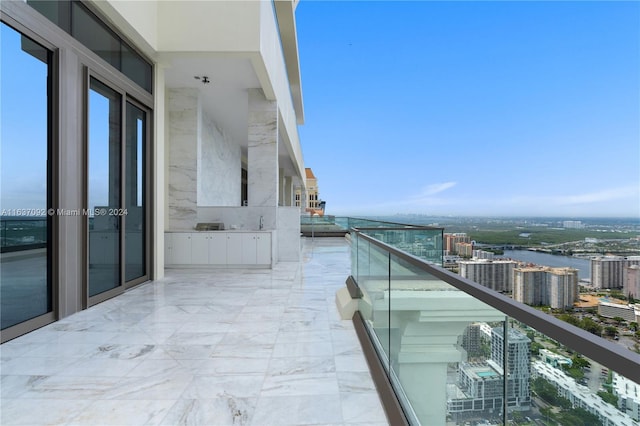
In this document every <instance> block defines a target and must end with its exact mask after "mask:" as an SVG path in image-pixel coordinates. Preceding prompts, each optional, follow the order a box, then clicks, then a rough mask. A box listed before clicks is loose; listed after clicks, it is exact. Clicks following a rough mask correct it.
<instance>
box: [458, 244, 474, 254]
mask: <svg viewBox="0 0 640 426" xmlns="http://www.w3.org/2000/svg"><path fill="white" fill-rule="evenodd" d="M456 251H457V252H458V254H459V255H460V256H464V257H471V256H473V243H456Z"/></svg>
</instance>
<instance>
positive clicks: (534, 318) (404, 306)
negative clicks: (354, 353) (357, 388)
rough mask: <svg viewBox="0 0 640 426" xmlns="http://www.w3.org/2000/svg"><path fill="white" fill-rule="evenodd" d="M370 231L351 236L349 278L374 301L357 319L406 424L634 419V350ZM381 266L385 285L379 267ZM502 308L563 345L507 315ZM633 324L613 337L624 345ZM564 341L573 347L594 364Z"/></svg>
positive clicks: (634, 422) (639, 398) (632, 422)
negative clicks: (353, 273) (352, 271)
mask: <svg viewBox="0 0 640 426" xmlns="http://www.w3.org/2000/svg"><path fill="white" fill-rule="evenodd" d="M393 235H397V234H393ZM374 236H375V237H377V238H376V239H373V237H372V236H370V235H364V234H363V233H360V232H355V233H353V235H352V241H354V242H355V243H356V246H355V248H352V249H353V250H354V252H355V253H356V263H357V270H358V271H359V273H360V276H359V277H357V278H356V281H357V283H358V285H360V286H361V288H362V285H361V283H365V287H366V290H365V293H366V295H365V297H366V298H368V300H369V301H371V300H375V301H376V302H375V303H371V302H369V303H367V304H363V306H364V307H365V309H367V310H368V311H367V312H368V314H367V322H366V324H367V326H369V328H370V329H372V328H376V329H375V330H372V334H373V335H374V339H375V340H380V341H379V342H376V343H377V345H378V347H379V348H381V349H380V350H379V352H380V353H381V354H382V356H381V358H383V363H385V365H387V366H388V368H389V369H388V374H389V378H390V380H391V382H392V384H393V386H394V389H395V391H396V394H397V395H398V396H399V398H400V401H401V404H402V406H403V408H404V409H405V412H406V413H407V415H408V417H409V420H410V423H411V424H423V425H435V424H447V425H467V424H484V425H487V424H524V425H534V424H535V425H557V424H567V425H571V424H576V425H578V424H579V425H592V424H593V425H600V424H603V425H622V426H638V425H640V385H638V383H637V382H634V380H635V379H637V377H636V375H637V374H636V373H637V370H636V369H635V368H636V367H637V366H638V365H640V362H634V360H635V359H638V360H639V361H640V358H638V357H637V356H636V354H634V353H633V352H629V351H628V350H627V349H624V348H622V347H618V346H617V345H616V344H615V343H613V342H607V341H605V340H603V339H601V338H600V337H599V336H598V330H597V329H594V330H595V331H592V332H593V333H596V335H594V336H593V338H591V337H590V334H589V333H588V332H586V331H584V330H580V329H578V328H577V327H575V326H572V325H570V324H568V323H564V322H561V321H559V320H557V319H555V318H553V317H551V316H548V320H547V319H546V317H547V315H546V314H542V313H540V312H539V311H536V310H534V309H532V308H530V307H527V306H524V305H520V304H518V303H517V302H513V301H512V300H510V299H509V298H507V297H506V296H504V295H501V294H498V293H495V296H494V295H493V294H494V292H493V291H491V290H488V289H484V288H483V287H482V286H479V285H477V284H474V283H472V282H469V281H468V280H464V279H462V278H460V277H458V276H457V275H454V274H451V273H449V272H448V271H446V270H443V269H441V268H437V267H436V268H434V267H433V266H431V265H430V264H427V263H426V262H424V261H423V260H422V259H419V258H417V257H415V256H411V255H408V254H407V253H406V252H405V251H404V250H399V249H397V248H395V247H392V246H391V245H386V244H384V243H382V242H381V241H380V240H383V239H387V240H388V239H389V237H388V236H387V235H384V233H383V234H377V235H374ZM378 238H379V239H380V240H378ZM385 255H386V256H385ZM360 262H362V264H360ZM385 268H388V272H387V273H388V286H387V287H386V288H384V276H381V275H380V274H383V273H384V270H385ZM365 272H366V275H365ZM462 289H464V290H465V291H469V293H466V292H465V291H463V290H462ZM471 294H473V295H474V296H475V297H474V296H471ZM480 299H482V300H483V301H484V302H481V301H480ZM485 302H486V303H485ZM489 303H490V304H491V305H493V306H497V307H499V308H500V309H497V308H495V307H492V306H490V305H489ZM505 312H509V313H510V315H512V316H515V317H518V318H520V319H521V320H523V321H527V323H530V324H536V325H537V326H538V327H542V328H543V329H544V330H546V331H547V332H548V333H552V334H553V336H555V338H556V339H560V340H561V341H562V342H564V343H560V342H558V341H557V340H554V339H552V338H550V337H549V336H548V335H545V334H544V333H542V332H541V331H540V330H537V329H535V328H533V327H531V326H530V325H529V324H525V323H523V322H521V321H517V320H515V319H512V318H509V319H508V320H507V318H508V317H509V316H508V315H507V314H506V313H505ZM385 315H386V317H387V320H386V323H384V321H382V319H384V318H385ZM583 316H584V315H583ZM585 321H586V320H585ZM374 324H375V327H373V326H374ZM505 324H507V330H506V332H505V329H504V327H505ZM634 326H635V328H637V324H636V323H631V324H630V325H629V327H628V329H629V331H628V332H627V333H626V335H624V334H623V335H622V336H619V338H620V339H627V341H626V343H625V344H626V345H627V347H629V348H631V347H632V345H633V338H634V337H633V331H634V330H632V328H633V327H634ZM613 329H614V327H612V326H609V327H603V330H604V331H606V330H613ZM619 330H622V329H620V328H619ZM624 330H626V329H624ZM370 331H371V330H370ZM384 336H387V337H386V338H385V337H384ZM385 339H386V340H385ZM567 345H575V346H577V347H580V348H582V349H583V350H584V351H585V352H587V353H590V354H592V356H593V357H596V358H597V359H598V360H599V361H598V362H599V363H598V362H596V361H594V360H592V359H588V358H587V356H585V354H582V353H579V352H577V351H575V350H574V349H572V348H571V347H570V346H567ZM635 347H636V351H638V345H637V343H636V346H635ZM610 359H616V360H618V361H616V362H613V361H612V362H609V361H608V360H610ZM618 363H620V364H618ZM616 366H617V367H616ZM618 371H621V372H622V374H619V372H618ZM505 372H506V376H505ZM625 372H626V374H627V376H629V377H634V379H629V378H628V377H626V376H625V374H624V373H625Z"/></svg>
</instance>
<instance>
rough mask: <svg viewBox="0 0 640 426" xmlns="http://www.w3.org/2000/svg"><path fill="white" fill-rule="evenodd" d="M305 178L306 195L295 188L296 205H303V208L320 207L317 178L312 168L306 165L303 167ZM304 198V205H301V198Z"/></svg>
mask: <svg viewBox="0 0 640 426" xmlns="http://www.w3.org/2000/svg"><path fill="white" fill-rule="evenodd" d="M304 173H305V179H306V182H307V186H306V189H307V195H306V197H305V195H304V194H303V193H302V189H301V188H298V189H296V205H297V206H298V207H303V208H305V209H317V208H320V197H319V196H318V179H317V178H316V176H315V175H314V174H313V170H311V168H309V167H307V168H305V169H304ZM303 198H304V199H305V200H304V205H302V199H303Z"/></svg>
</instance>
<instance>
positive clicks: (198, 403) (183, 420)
mask: <svg viewBox="0 0 640 426" xmlns="http://www.w3.org/2000/svg"><path fill="white" fill-rule="evenodd" d="M256 401H257V398H233V397H230V396H223V397H218V398H213V399H180V400H178V401H177V402H176V403H175V404H174V406H173V407H172V408H171V409H170V410H169V413H168V414H167V415H166V417H165V418H164V420H163V421H162V424H163V425H168V426H174V425H185V426H190V425H193V426H200V425H211V426H217V425H221V426H222V425H225V426H226V425H234V426H235V425H238V426H244V425H249V424H250V421H251V418H252V416H253V412H254V411H255V406H256Z"/></svg>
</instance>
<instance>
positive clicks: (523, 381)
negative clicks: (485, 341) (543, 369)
mask: <svg viewBox="0 0 640 426" xmlns="http://www.w3.org/2000/svg"><path fill="white" fill-rule="evenodd" d="M478 329H479V330H480V327H478ZM504 345H505V344H504V331H503V328H502V327H495V328H492V329H491V353H490V357H489V359H487V360H486V361H476V362H463V363H462V364H461V365H460V369H459V370H458V382H457V384H456V392H455V393H453V392H452V395H451V396H450V397H449V399H448V401H447V409H448V410H449V412H451V413H459V412H469V411H490V412H496V411H500V410H502V408H503V400H502V395H503V389H504V368H503V366H504V365H505V362H506V365H507V392H506V394H507V395H508V397H507V398H508V399H507V407H508V409H509V410H512V411H527V410H529V409H530V408H531V383H530V381H531V371H530V362H531V350H530V346H531V340H530V339H529V338H528V337H527V336H525V335H524V334H523V333H522V332H520V331H518V330H516V329H513V328H510V329H509V331H508V333H507V353H506V355H507V357H506V360H505V359H504ZM503 360H504V362H503Z"/></svg>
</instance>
